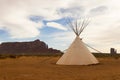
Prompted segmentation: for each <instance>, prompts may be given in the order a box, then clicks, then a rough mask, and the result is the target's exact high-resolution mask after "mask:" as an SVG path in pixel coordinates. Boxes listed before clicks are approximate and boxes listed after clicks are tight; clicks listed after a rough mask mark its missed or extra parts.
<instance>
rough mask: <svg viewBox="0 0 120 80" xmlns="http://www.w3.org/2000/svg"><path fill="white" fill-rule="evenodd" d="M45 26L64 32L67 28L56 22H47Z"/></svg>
mask: <svg viewBox="0 0 120 80" xmlns="http://www.w3.org/2000/svg"><path fill="white" fill-rule="evenodd" d="M46 26H48V27H52V28H56V29H61V30H65V31H66V30H67V28H65V27H63V26H62V25H61V24H59V23H56V22H48V23H47V24H46Z"/></svg>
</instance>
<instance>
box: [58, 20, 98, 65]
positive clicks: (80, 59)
mask: <svg viewBox="0 0 120 80" xmlns="http://www.w3.org/2000/svg"><path fill="white" fill-rule="evenodd" d="M87 25H88V20H83V21H81V22H80V24H79V25H78V22H77V21H76V22H75V25H73V24H71V22H70V27H71V29H72V30H73V31H74V33H75V34H76V38H75V40H74V41H73V43H72V44H71V45H70V47H69V48H68V49H67V51H66V52H65V53H64V54H63V56H62V57H61V58H60V59H59V60H58V61H57V63H56V64H59V65H90V64H97V63H99V62H98V60H97V59H96V58H95V57H94V55H93V54H92V53H91V52H90V51H89V50H88V49H87V47H86V45H85V44H84V43H83V42H82V39H80V38H79V35H80V34H81V32H82V31H83V30H84V29H85V27H86V26H87Z"/></svg>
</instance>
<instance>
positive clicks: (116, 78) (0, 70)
mask: <svg viewBox="0 0 120 80" xmlns="http://www.w3.org/2000/svg"><path fill="white" fill-rule="evenodd" d="M58 59H59V57H20V58H17V59H10V58H7V59H0V80H120V59H117V60H116V59H114V58H99V61H100V62H101V63H100V64H98V65H90V66H63V65H62V66H60V65H56V64H55V63H56V61H57V60H58Z"/></svg>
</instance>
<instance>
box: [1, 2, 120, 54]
mask: <svg viewBox="0 0 120 80" xmlns="http://www.w3.org/2000/svg"><path fill="white" fill-rule="evenodd" d="M119 3H120V1H119V0H0V43H2V42H14V41H17V42H21V41H33V40H35V39H40V40H41V41H44V42H45V43H47V44H48V45H49V47H52V48H55V49H59V50H62V51H64V50H66V49H67V48H68V47H69V46H70V44H71V43H72V41H73V40H74V38H75V34H74V33H73V31H72V30H70V29H69V26H68V25H67V24H66V21H65V17H69V16H71V17H73V18H75V19H76V18H89V19H90V23H89V25H88V26H87V28H86V29H85V30H84V31H83V33H82V34H81V36H80V37H81V38H82V39H83V42H85V43H86V44H88V45H90V46H92V47H94V48H96V49H98V50H99V51H101V52H109V49H110V48H111V47H113V48H116V49H117V50H118V52H120V37H119V35H120V5H119ZM91 51H92V50H91Z"/></svg>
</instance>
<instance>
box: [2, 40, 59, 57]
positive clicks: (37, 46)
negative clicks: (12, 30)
mask: <svg viewBox="0 0 120 80" xmlns="http://www.w3.org/2000/svg"><path fill="white" fill-rule="evenodd" d="M23 53H24V55H40V54H43V55H44V54H55V53H61V52H60V50H56V49H52V48H48V45H47V44H46V43H44V42H43V41H40V40H35V41H31V42H6V43H2V44H1V45H0V54H23Z"/></svg>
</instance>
